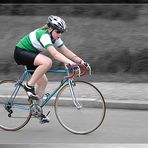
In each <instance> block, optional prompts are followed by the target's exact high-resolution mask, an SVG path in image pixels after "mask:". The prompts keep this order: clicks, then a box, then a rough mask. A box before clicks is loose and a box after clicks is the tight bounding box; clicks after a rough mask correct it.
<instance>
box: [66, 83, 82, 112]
mask: <svg viewBox="0 0 148 148" xmlns="http://www.w3.org/2000/svg"><path fill="white" fill-rule="evenodd" d="M68 84H69V89H70V93H71V96H72V100H73V103H74V105H75V106H76V108H77V109H81V108H82V105H81V104H80V103H79V102H78V100H77V98H76V95H75V91H74V87H75V86H76V83H75V82H74V81H73V80H69V82H68Z"/></svg>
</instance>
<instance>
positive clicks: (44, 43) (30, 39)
mask: <svg viewBox="0 0 148 148" xmlns="http://www.w3.org/2000/svg"><path fill="white" fill-rule="evenodd" d="M65 31H66V23H65V21H64V20H63V19H62V18H60V17H58V16H54V15H50V16H49V17H48V20H47V23H46V24H45V25H44V26H43V27H41V28H38V29H36V30H34V31H32V32H31V33H29V34H28V35H26V36H25V37H23V38H22V39H21V40H20V41H19V42H18V43H17V44H16V47H15V51H14V59H15V61H16V63H17V64H19V65H26V66H27V68H28V69H31V70H35V71H34V72H33V73H32V76H31V79H30V80H29V81H28V82H26V83H25V84H24V88H25V90H26V92H27V94H28V96H29V97H30V98H32V99H33V100H36V101H37V103H38V104H39V105H41V103H42V98H43V96H44V92H45V88H46V86H47V83H48V79H47V77H46V75H45V73H46V72H47V70H49V69H50V68H51V67H52V60H51V59H50V58H49V57H47V56H45V55H43V54H42V53H41V52H42V51H44V50H47V51H48V52H49V53H50V54H51V56H52V57H53V58H54V59H56V60H58V61H60V62H63V63H64V64H69V65H70V67H71V68H72V69H78V65H77V64H78V63H81V64H83V65H85V66H88V64H87V63H86V62H85V61H84V60H82V59H81V58H80V57H78V56H77V55H76V54H75V53H73V52H72V51H71V50H69V49H68V48H67V47H66V46H65V45H64V43H63V41H62V39H61V35H62V34H63V33H64V32H65ZM56 47H57V48H59V49H60V51H61V52H62V53H61V52H59V51H57V50H56ZM35 84H36V85H37V86H36V89H35ZM40 120H41V122H42V123H46V122H49V118H48V117H46V116H45V115H44V114H43V115H42V116H41V118H40Z"/></svg>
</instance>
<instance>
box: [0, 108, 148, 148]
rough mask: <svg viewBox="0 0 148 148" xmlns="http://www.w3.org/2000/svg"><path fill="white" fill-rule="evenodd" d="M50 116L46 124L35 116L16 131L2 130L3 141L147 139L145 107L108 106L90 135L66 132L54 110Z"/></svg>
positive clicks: (1, 138) (43, 141)
mask: <svg viewBox="0 0 148 148" xmlns="http://www.w3.org/2000/svg"><path fill="white" fill-rule="evenodd" d="M50 119H51V122H50V123H49V124H45V125H41V124H40V123H39V121H38V120H37V119H32V120H31V121H30V122H29V123H28V124H27V125H26V126H25V127H24V128H23V129H21V130H19V131H16V132H8V131H3V130H0V144H16V143H18V144H51V143H56V144H58V143H59V144H60V143H65V144H70V143H75V144H80V143H85V144H91V143H94V144H101V143H102V144H103V143H106V144H108V143H110V144H111V143H112V144H113V143H123V144H124V143H125V144H126V143H134V144H138V143H141V144H142V143H147V142H148V140H147V137H148V111H146V110H119V109H107V114H106V117H105V120H104V122H103V124H102V125H101V127H100V128H99V129H97V130H96V131H95V132H93V133H91V134H88V135H75V134H72V133H70V132H68V131H66V130H65V129H64V128H63V127H61V125H60V124H59V123H58V121H57V119H56V117H55V114H54V112H53V111H51V114H50ZM5 146H6V145H5ZM6 147H7V146H6ZM92 147H93V146H92ZM109 148H110V147H109Z"/></svg>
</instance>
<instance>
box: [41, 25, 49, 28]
mask: <svg viewBox="0 0 148 148" xmlns="http://www.w3.org/2000/svg"><path fill="white" fill-rule="evenodd" d="M40 28H41V29H49V27H48V25H47V24H45V25H44V26H42V27H40Z"/></svg>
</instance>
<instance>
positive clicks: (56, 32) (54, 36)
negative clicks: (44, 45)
mask: <svg viewBox="0 0 148 148" xmlns="http://www.w3.org/2000/svg"><path fill="white" fill-rule="evenodd" d="M62 33H63V32H60V31H58V30H53V32H52V36H53V38H54V39H58V38H60V37H61V35H62Z"/></svg>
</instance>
